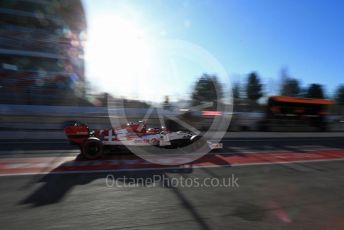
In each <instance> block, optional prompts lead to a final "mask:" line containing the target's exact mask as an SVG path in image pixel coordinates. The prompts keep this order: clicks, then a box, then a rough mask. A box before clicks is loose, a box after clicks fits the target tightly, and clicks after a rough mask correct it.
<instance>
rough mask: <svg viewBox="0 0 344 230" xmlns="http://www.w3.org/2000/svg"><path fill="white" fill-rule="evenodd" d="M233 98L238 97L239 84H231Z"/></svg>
mask: <svg viewBox="0 0 344 230" xmlns="http://www.w3.org/2000/svg"><path fill="white" fill-rule="evenodd" d="M233 98H235V99H239V98H240V84H239V83H235V84H234V86H233Z"/></svg>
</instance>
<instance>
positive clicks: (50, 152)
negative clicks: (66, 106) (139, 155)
mask: <svg viewBox="0 0 344 230" xmlns="http://www.w3.org/2000/svg"><path fill="white" fill-rule="evenodd" d="M250 135H251V136H250ZM277 136H278V135H273V134H271V135H270V136H267V135H266V134H261V135H260V134H259V133H258V134H257V135H256V136H255V135H252V134H247V135H245V134H243V136H242V137H236V138H225V139H224V140H223V141H224V142H223V143H224V150H222V151H215V152H212V153H211V154H209V155H208V156H206V157H205V158H203V159H200V160H199V161H198V162H195V163H194V164H192V165H186V166H178V167H177V166H175V167H170V168H166V167H161V166H152V165H149V164H146V165H143V166H142V165H141V164H140V162H139V161H137V159H136V161H135V162H136V163H135V164H130V162H132V161H133V160H135V156H133V155H131V154H130V153H125V154H118V153H112V154H109V156H106V157H105V158H104V159H101V160H99V161H96V162H89V161H84V160H78V159H76V158H77V155H78V150H77V149H76V148H73V147H70V146H69V145H68V143H66V142H65V141H63V140H1V141H0V143H1V145H0V146H1V147H0V156H1V158H0V173H2V175H1V176H0V191H1V196H0V205H1V209H0V212H1V214H0V224H1V226H2V228H3V229H177V228H179V229H252V228H254V229H343V226H344V199H343V198H344V167H343V166H344V141H343V139H344V135H343V138H342V136H341V134H340V133H339V134H335V135H334V134H326V133H324V134H321V135H319V134H316V135H314V134H304V135H300V134H297V135H296V134H295V135H294V134H292V133H289V135H286V136H284V135H282V136H283V137H277ZM296 136H297V137H296ZM51 160H53V161H51ZM46 162H49V165H50V166H51V167H48V166H49V165H48V166H47V165H46V164H44V163H46ZM104 162H112V163H113V164H115V166H116V167H114V165H112V166H111V167H108V168H106V170H101V169H104V165H102V164H103V163H104ZM123 162H126V164H122V163H123ZM118 163H121V164H120V165H118ZM33 164H34V165H35V167H36V168H30V167H31V166H32V165H33ZM116 164H117V165H116ZM140 165H141V166H140ZM38 166H40V167H41V168H39V170H37V168H38ZM42 168H43V169H45V170H42ZM6 170H7V171H6ZM11 170H12V171H11ZM23 170H24V171H23ZM27 170H29V171H27ZM30 170H31V171H30ZM21 172H29V173H27V174H25V173H21ZM106 178H108V179H106ZM235 178H236V180H235ZM228 180H231V183H229V184H228V183H227V185H224V184H222V183H221V182H223V181H227V182H228ZM182 181H184V184H182ZM185 181H188V182H189V183H190V182H193V183H191V186H190V184H185ZM196 181H197V182H199V183H196ZM210 181H213V182H214V184H209V182H210ZM206 182H207V183H206ZM234 182H235V183H234ZM217 183H218V184H217ZM228 185H229V186H228Z"/></svg>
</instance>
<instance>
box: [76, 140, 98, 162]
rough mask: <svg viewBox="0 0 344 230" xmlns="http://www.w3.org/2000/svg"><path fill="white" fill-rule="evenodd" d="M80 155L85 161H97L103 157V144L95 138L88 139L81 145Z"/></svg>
mask: <svg viewBox="0 0 344 230" xmlns="http://www.w3.org/2000/svg"><path fill="white" fill-rule="evenodd" d="M81 153H82V155H83V156H84V157H85V158H86V159H89V160H94V159H98V158H100V157H101V156H102V155H103V143H102V142H101V140H99V139H98V138H96V137H89V138H88V139H87V140H85V141H84V143H83V144H82V146H81Z"/></svg>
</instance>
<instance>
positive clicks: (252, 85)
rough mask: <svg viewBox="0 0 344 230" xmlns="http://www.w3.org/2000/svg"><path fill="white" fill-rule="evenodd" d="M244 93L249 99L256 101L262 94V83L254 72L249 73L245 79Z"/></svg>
mask: <svg viewBox="0 0 344 230" xmlns="http://www.w3.org/2000/svg"><path fill="white" fill-rule="evenodd" d="M246 95H247V98H248V99H249V100H251V101H254V102H257V100H258V99H259V98H261V97H262V96H263V85H262V84H261V82H260V79H259V77H258V76H257V74H256V73H254V72H253V73H250V74H249V76H248V79H247V85H246Z"/></svg>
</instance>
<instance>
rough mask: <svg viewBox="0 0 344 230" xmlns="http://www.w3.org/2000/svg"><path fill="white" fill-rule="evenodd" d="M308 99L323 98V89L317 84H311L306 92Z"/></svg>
mask: <svg viewBox="0 0 344 230" xmlns="http://www.w3.org/2000/svg"><path fill="white" fill-rule="evenodd" d="M306 96H307V97H308V98H324V90H323V87H322V86H321V85H319V84H311V85H310V86H309V88H308V90H307V95H306Z"/></svg>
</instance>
